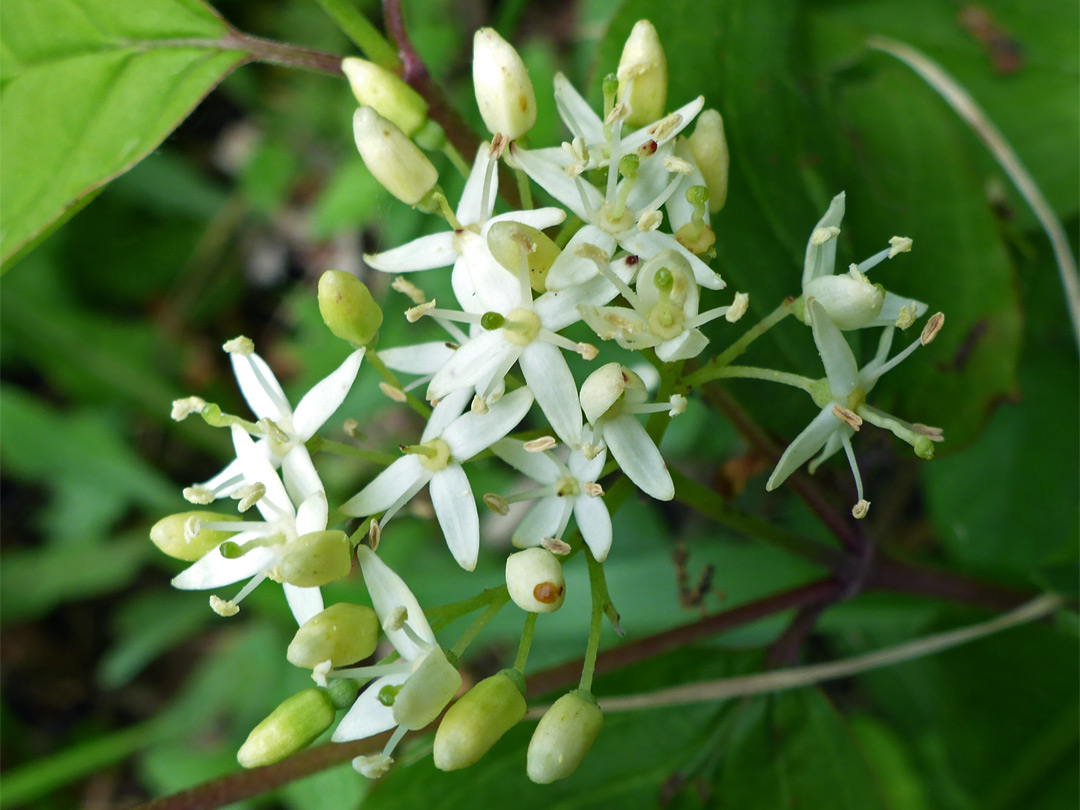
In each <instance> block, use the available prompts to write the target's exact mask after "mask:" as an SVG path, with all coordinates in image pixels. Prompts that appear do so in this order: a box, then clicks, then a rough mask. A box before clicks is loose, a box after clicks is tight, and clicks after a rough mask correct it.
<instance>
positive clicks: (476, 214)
mask: <svg viewBox="0 0 1080 810" xmlns="http://www.w3.org/2000/svg"><path fill="white" fill-rule="evenodd" d="M497 168H498V161H497V160H493V159H492V158H491V155H490V150H489V148H488V146H487V144H481V146H480V149H479V151H478V152H477V153H476V160H475V161H474V162H473V168H472V171H471V172H470V173H469V179H468V180H467V181H466V183H465V190H464V191H463V192H462V193H461V200H460V201H459V202H458V207H457V212H456V214H455V218H456V220H457V224H456V225H453V226H452V229H451V230H449V231H442V232H441V233H435V234H430V235H428V236H421V237H419V238H418V239H414V240H413V241H411V242H407V243H406V244H404V245H401V246H400V247H396V248H393V249H392V250H387V251H384V252H382V253H372V254H367V255H365V256H364V261H366V262H367V263H368V264H369V265H371V266H372V267H374V268H375V269H376V270H381V271H383V272H384V273H413V272H416V271H419V270H433V269H435V268H438V267H449V266H450V265H454V268H455V269H454V272H455V275H456V274H457V273H458V265H459V262H460V259H461V257H462V256H464V254H465V252H466V247H467V246H473V247H476V246H482V247H483V249H486V247H487V243H486V241H485V240H486V239H487V232H488V230H489V229H490V228H491V226H492V225H494V224H495V223H496V222H520V223H521V224H523V225H531V226H532V227H534V228H537V229H539V230H544V229H545V228H551V227H553V226H555V225H558V224H559V223H561V222H562V221H563V220H564V219H566V213H565V212H564V211H562V210H560V209H558V208H537V209H535V210H532V211H511V212H510V213H508V214H500V215H498V216H495V217H493V216H492V215H491V214H492V212H493V211H494V210H495V198H496V197H497V196H498V193H499V172H498V171H497ZM462 303H464V302H462Z"/></svg>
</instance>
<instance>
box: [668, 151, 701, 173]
mask: <svg viewBox="0 0 1080 810" xmlns="http://www.w3.org/2000/svg"><path fill="white" fill-rule="evenodd" d="M664 168H665V169H667V170H668V171H669V172H673V173H675V174H681V175H683V176H689V175H691V174H693V172H694V167H693V166H691V165H690V162H689V161H687V160H683V159H682V158H681V157H676V156H675V155H665V157H664Z"/></svg>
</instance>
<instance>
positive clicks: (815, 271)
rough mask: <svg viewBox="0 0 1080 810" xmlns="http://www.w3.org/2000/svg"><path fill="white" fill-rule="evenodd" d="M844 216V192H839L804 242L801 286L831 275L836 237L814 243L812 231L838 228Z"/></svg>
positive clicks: (834, 257)
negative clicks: (804, 252)
mask: <svg viewBox="0 0 1080 810" xmlns="http://www.w3.org/2000/svg"><path fill="white" fill-rule="evenodd" d="M843 218H844V192H842V191H841V192H840V193H839V194H837V195H836V196H835V197H833V198H832V202H830V203H829V208H828V210H827V211H826V212H825V216H823V217H822V218H821V219H820V220H818V224H817V225H815V226H814V230H813V231H811V232H810V239H809V241H807V243H806V259H805V260H804V261H803V276H802V286H803V288H804V289H805V288H806V285H807V284H809V283H810V282H811V281H812V280H813V279H815V278H817V277H818V276H827V275H831V274H832V272H833V270H834V268H835V265H836V243H837V240H836V237H833V238H832V239H830V240H828V241H827V242H825V243H824V244H821V245H815V244H814V232H816V231H818V230H819V229H821V228H839V227H840V222H841V220H843Z"/></svg>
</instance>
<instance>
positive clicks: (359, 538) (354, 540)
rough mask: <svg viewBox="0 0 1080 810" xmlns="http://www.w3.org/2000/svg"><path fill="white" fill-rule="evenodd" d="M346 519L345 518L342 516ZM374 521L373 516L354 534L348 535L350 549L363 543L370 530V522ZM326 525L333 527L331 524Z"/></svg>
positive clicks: (329, 522) (328, 522)
mask: <svg viewBox="0 0 1080 810" xmlns="http://www.w3.org/2000/svg"><path fill="white" fill-rule="evenodd" d="M343 517H347V516H343ZM373 520H375V518H374V516H372V517H369V518H367V519H366V520H365V521H364V522H363V523H361V524H360V526H359V527H358V528H357V530H356V531H355V532H353V533H352V534H351V535H349V545H350V546H352V548H354V549H355V548H356V547H357V546H358V545H360V544H361V543H363V542H364V538H365V537H367V533H368V532H369V531H370V530H371V521H373ZM327 524H328V525H331V526H332V525H333V522H331V521H327Z"/></svg>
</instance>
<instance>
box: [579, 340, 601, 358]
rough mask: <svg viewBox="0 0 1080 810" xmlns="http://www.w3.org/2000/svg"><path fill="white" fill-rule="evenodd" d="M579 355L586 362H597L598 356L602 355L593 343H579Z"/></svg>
mask: <svg viewBox="0 0 1080 810" xmlns="http://www.w3.org/2000/svg"><path fill="white" fill-rule="evenodd" d="M577 353H578V354H580V355H581V357H582V359H584V360H595V359H596V356H597V355H598V354H600V350H599V349H597V348H596V347H595V346H593V345H592V344H591V343H579V344H577Z"/></svg>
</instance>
